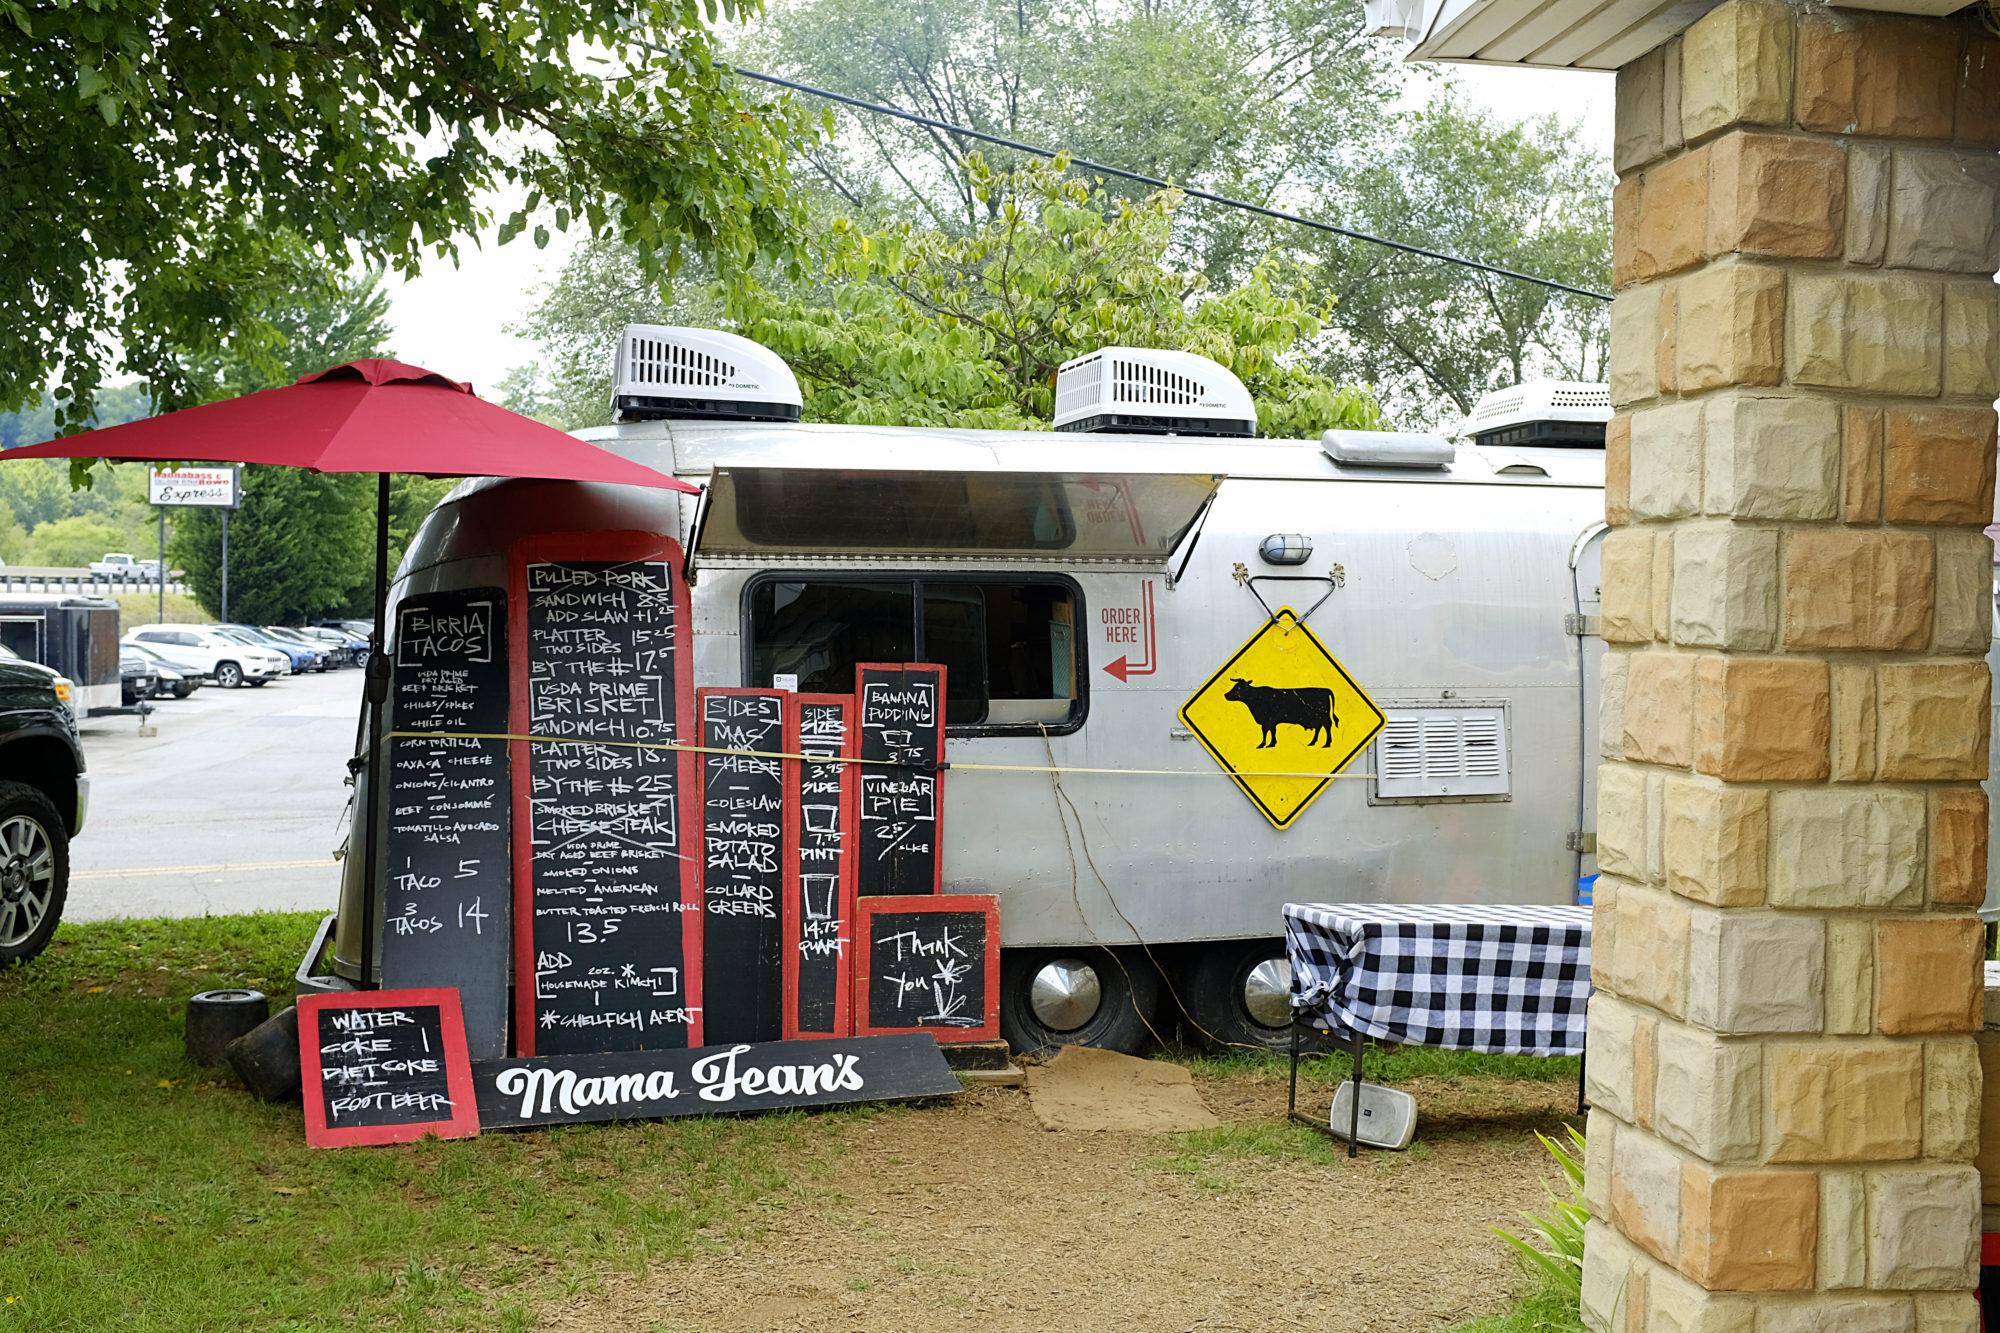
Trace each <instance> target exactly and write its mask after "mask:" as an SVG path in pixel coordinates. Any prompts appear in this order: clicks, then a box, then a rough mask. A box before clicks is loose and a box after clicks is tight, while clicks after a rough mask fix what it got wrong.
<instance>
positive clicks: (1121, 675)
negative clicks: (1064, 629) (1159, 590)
mask: <svg viewBox="0 0 2000 1333" xmlns="http://www.w3.org/2000/svg"><path fill="white" fill-rule="evenodd" d="M1139 624H1140V627H1141V629H1142V630H1143V631H1144V633H1143V635H1142V637H1143V638H1144V639H1145V640H1146V660H1145V661H1143V662H1128V661H1126V660H1125V659H1124V658H1122V657H1121V658H1119V659H1118V660H1117V661H1116V662H1107V663H1105V664H1104V670H1105V672H1106V673H1107V674H1109V675H1112V676H1116V677H1117V678H1118V679H1119V680H1121V681H1122V680H1128V679H1130V678H1131V677H1133V676H1150V675H1152V674H1153V673H1154V672H1155V671H1158V670H1159V669H1160V655H1159V654H1158V653H1157V652H1155V651H1154V650H1153V649H1154V639H1153V582H1152V580H1151V579H1148V580H1146V582H1145V584H1144V585H1142V588H1141V591H1140V594H1139Z"/></svg>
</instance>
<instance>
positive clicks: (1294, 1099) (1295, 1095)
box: [1285, 1018, 1299, 1119]
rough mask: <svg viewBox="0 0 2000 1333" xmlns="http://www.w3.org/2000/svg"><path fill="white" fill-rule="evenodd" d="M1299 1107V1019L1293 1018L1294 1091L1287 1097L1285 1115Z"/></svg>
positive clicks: (1290, 1114)
mask: <svg viewBox="0 0 2000 1333" xmlns="http://www.w3.org/2000/svg"><path fill="white" fill-rule="evenodd" d="M1298 1109H1299V1020H1298V1019H1296V1018H1294V1019H1293V1020H1292V1091H1291V1095H1290V1096H1289V1097H1287V1098H1286V1099H1285V1115H1286V1117H1287V1118H1288V1119H1289V1118H1290V1117H1291V1116H1292V1114H1293V1113H1294V1112H1296V1111H1297V1110H1298Z"/></svg>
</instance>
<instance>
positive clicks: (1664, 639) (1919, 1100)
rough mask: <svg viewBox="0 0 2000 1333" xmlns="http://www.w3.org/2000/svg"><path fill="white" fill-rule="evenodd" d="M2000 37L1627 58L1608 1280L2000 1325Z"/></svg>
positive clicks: (1831, 1330) (1849, 1316) (1822, 1326)
mask: <svg viewBox="0 0 2000 1333" xmlns="http://www.w3.org/2000/svg"><path fill="white" fill-rule="evenodd" d="M1996 147H2000V39H1996V38H1993V37H1991V36H1989V35H1987V34H1986V33H1985V32H1984V31H1983V30H1982V29H1980V28H1979V27H1978V26H1977V25H1976V24H1975V23H1974V22H1972V21H1971V20H1970V19H1969V18H1968V17H1965V16H1961V17H1959V18H1955V19H1911V18H1901V17H1890V16H1886V15H1876V14H1864V13H1860V12H1856V11H1841V10H1829V9H1825V8H1821V7H1818V6H1812V7H1805V6H1802V5H1801V6H1796V7H1795V6H1793V5H1790V4H1787V3H1785V2H1784V0H1730V2H1729V3H1726V4H1724V5H1723V6H1722V7H1721V8H1719V9H1716V10H1714V11H1712V12H1710V13H1709V14H1708V15H1707V16H1706V17H1705V18H1703V19H1701V20H1700V21H1699V22H1697V23H1696V24H1694V26H1693V27H1691V28H1690V29H1688V31H1687V32H1686V33H1685V35H1684V36H1683V37H1682V38H1680V39H1678V40H1676V41H1675V42H1673V43H1671V44H1670V45H1668V46H1666V47H1664V48H1662V49H1660V50H1657V51H1655V52H1653V53H1652V54H1651V55H1649V56H1647V57H1645V58H1644V59H1642V60H1640V61H1638V62H1636V63H1635V64H1633V65H1632V66H1629V67H1628V68H1626V69H1625V70H1623V71H1622V72H1621V73H1620V75H1619V81H1618V130H1617V150H1616V166H1617V169H1618V172H1619V175H1620V181H1619V184H1618V187H1617V193H1616V200H1615V204H1616V209H1615V213H1616V228H1617V229H1616V239H1615V252H1614V262H1615V266H1616V281H1617V284H1618V287H1619V289H1620V290H1619V295H1618V299H1617V303H1616V304H1615V305H1614V307H1613V311H1612V338H1611V367H1612V369H1611V392H1612V399H1613V401H1614V402H1615V403H1617V404H1618V405H1619V409H1620V414H1619V415H1618V417H1617V418H1616V419H1615V420H1614V422H1613V423H1612V429H1611V436H1610V441H1609V449H1608V463H1609V473H1610V481H1609V484H1608V485H1607V488H1606V497H1605V505H1606V510H1607V517H1608V518H1609V520H1610V522H1611V523H1612V524H1613V525H1614V530H1613V532H1612V533H1611V535H1610V537H1609V538H1608V539H1607V540H1606V542H1605V546H1604V561H1603V612H1604V615H1603V633H1604V637H1605V639H1607V640H1608V641H1609V642H1610V643H1611V646H1612V652H1611V653H1610V654H1609V655H1608V656H1607V658H1606V665H1605V697H1606V717H1605V727H1604V736H1605V742H1606V752H1607V753H1606V758H1607V760H1608V762H1606V763H1605V765H1604V767H1603V769H1602V772H1601V775H1600V778H1599V788H1598V790H1599V804H1598V811H1599V815H1598V856H1599V865H1600V868H1601V869H1602V871H1603V877H1602V878H1601V879H1600V880H1599V881H1598V887H1597V896H1596V903H1597V906H1596V934H1595V949H1594V966H1595V980H1596V983H1597V985H1598V987H1599V990H1598V994H1597V997H1596V999H1595V1000H1594V1001H1593V1002H1592V1005H1591V1013H1590V1060H1589V1074H1590V1078H1589V1095H1590V1099H1591V1102H1592V1105H1593V1108H1594V1109H1593V1110H1592V1112H1591V1115H1590V1123H1589V1135H1590V1146H1589V1155H1588V1185H1587V1192H1588V1194H1589V1196H1590V1202H1591V1206H1592V1209H1593V1212H1594V1214H1595V1218H1596V1220H1595V1221H1593V1222H1592V1224H1591V1228H1590V1236H1589V1244H1588V1250H1587V1258H1586V1262H1585V1265H1584V1294H1583V1306H1584V1315H1585V1322H1586V1323H1587V1324H1588V1325H1589V1326H1590V1327H1591V1328H1592V1329H1594V1330H1598V1331H1599V1333H1697V1331H1699V1333H1808V1331H1811V1333H1972V1330H1975V1329H1976V1328H1977V1326H1978V1324H1977V1315H1976V1313H1975V1310H1974V1303H1973V1298H1972V1296H1971V1295H1970V1294H1969V1293H1970V1291H1971V1290H1972V1288H1973V1287H1974V1285H1975V1280H1976V1276H1977V1272H1978V1269H1977V1262H1978V1261H1977V1254H1978V1248H1977V1242H1978V1229H1979V1217H1980V1186H1979V1178H1978V1176H1977V1174H1976V1173H1975V1171H1974V1170H1973V1168H1972V1166H1971V1162H1972V1159H1973V1156H1974V1153H1975V1151H1976V1149H1977V1140H1978V1126H1979V1117H1978V1110H1979V1097H1980V1073H1979V1064H1978V1060H1977V1058H1976V1055H1975V1052H1974V1046H1973V1041H1972V1037H1971V1035H1970V1034H1971V1033H1972V1032H1973V1031H1975V1030H1976V1029H1977V1028H1978V1027H1979V1024H1980V1016H1981V1012H1980V1011H1981V1005H1980V961H1979V960H1980V957H1981V954H1982V935H1981V929H1980V924H1979V921H1978V919H1977V918H1976V917H1975V916H1974V909H1975V908H1976V906H1977V905H1978V903H1979V901H1980V899H1981V897H1982V895H1983V893H1984V890H1985V883H1986V798H1985V796H1984V795H1983V794H1982V792H1981V790H1980V788H1979V785H1978V784H1979V780H1980V779H1982V778H1983V777H1985V776H1986V761H1987V731H1988V716H1989V715H1988V695H1989V690H1990V682H1989V679H1988V673H1987V669H1986V664H1985V662H1984V660H1983V656H1984V654H1985V652H1986V649H1987V642H1988V631H1989V627H1990V624H1991V606H1990V604H1989V593H1990V588H1991V584H1990V579H1991V577H1992V571H1993V564H1992V550H1991V544H1990V543H1989V542H1988V541H1987V539H1986V538H1985V537H1984V536H1983V535H1982V533H1981V531H1980V530H1981V528H1982V527H1984V526H1985V525H1986V524H1987V523H1988V522H1989V521H1990V520H1991V516H1992V513H1993V488H1994V457H1995V421H1994V412H1993V408H1992V406H1991V404H1992V400H1993V398H1994V396H1995V395H1996V393H2000V342H1996V339H1997V338H2000V302H1996V291H2000V289H1996V287H1995V286H1994V285H1993V283H1992V282H1991V281H1990V278H1991V275H1992V273H1993V271H1994V268H1995V266H1996V263H2000V224H1996V211H2000V209H1997V208H1996V206H1997V205H2000V157H1996V155H1995V153H1994V149H1995V148H1996Z"/></svg>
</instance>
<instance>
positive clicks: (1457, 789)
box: [1375, 708, 1510, 800]
mask: <svg viewBox="0 0 2000 1333" xmlns="http://www.w3.org/2000/svg"><path fill="white" fill-rule="evenodd" d="M1384 711H1385V715H1386V718H1387V720H1386V721H1385V722H1384V723H1383V724H1382V731H1381V734H1380V735H1378V736H1377V737H1376V738H1375V795H1376V796H1377V797H1379V798H1381V799H1385V800H1398V799H1408V798H1411V797H1423V796H1430V797H1441V796H1504V795H1507V794H1508V792H1509V790H1510V788H1509V785H1508V767H1507V713H1506V710H1505V709H1501V708H1391V709H1386V710H1384Z"/></svg>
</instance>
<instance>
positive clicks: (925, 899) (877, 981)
mask: <svg viewBox="0 0 2000 1333" xmlns="http://www.w3.org/2000/svg"><path fill="white" fill-rule="evenodd" d="M855 915H856V923H855V933H856V936H857V938H858V939H859V940H860V942H861V947H860V952H859V956H858V958H857V959H856V962H855V977H854V1003H855V1015H854V1030H855V1032H856V1033H858V1034H860V1035H863V1036H866V1035H868V1034H870V1033H878V1032H928V1033H930V1034H931V1035H933V1036H934V1037H936V1038H937V1039H938V1040H939V1041H941V1042H950V1041H994V1040H996V1039H998V1037H999V1035H1000V904H999V900H998V899H996V898H993V897H991V896H989V895H986V894H947V895H935V896H931V895H916V896H912V897H905V898H862V899H859V900H858V901H857V902H856V904H855Z"/></svg>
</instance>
